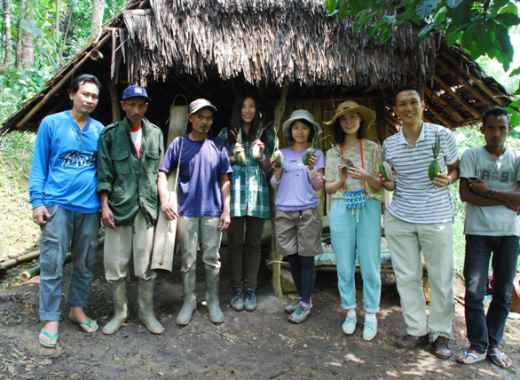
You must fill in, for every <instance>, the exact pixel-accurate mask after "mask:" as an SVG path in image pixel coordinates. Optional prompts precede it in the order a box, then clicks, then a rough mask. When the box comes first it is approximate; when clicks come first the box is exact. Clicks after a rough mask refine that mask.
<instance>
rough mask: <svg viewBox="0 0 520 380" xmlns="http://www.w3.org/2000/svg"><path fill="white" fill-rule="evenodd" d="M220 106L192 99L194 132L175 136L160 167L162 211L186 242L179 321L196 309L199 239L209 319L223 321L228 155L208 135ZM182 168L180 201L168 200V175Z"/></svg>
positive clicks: (188, 319)
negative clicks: (221, 289)
mask: <svg viewBox="0 0 520 380" xmlns="http://www.w3.org/2000/svg"><path fill="white" fill-rule="evenodd" d="M216 110H217V108H216V107H215V106H214V105H213V104H211V103H210V102H209V101H208V100H206V99H197V100H194V101H193V102H191V103H190V106H189V112H190V114H189V118H188V120H189V122H190V123H191V132H190V133H189V134H188V135H187V136H180V137H177V138H176V139H174V140H173V141H172V142H171V144H170V146H169V147H168V150H167V151H166V154H165V156H164V158H163V160H162V162H161V165H160V167H159V179H158V189H159V198H160V201H161V211H162V212H164V214H165V215H166V217H167V218H168V219H169V220H172V219H175V218H178V223H179V230H180V233H179V238H180V242H181V247H182V266H181V272H182V278H183V285H184V303H183V305H182V308H181V311H180V312H179V315H178V316H177V324H178V325H181V326H185V325H187V324H188V323H190V321H191V318H192V316H193V312H194V311H195V309H196V308H197V299H196V296H195V283H196V277H195V272H196V260H197V247H198V244H199V242H200V248H201V251H202V260H203V261H204V266H205V269H206V299H207V302H208V311H209V319H210V320H211V322H213V323H215V324H218V323H222V322H224V314H223V313H222V310H221V309H220V305H219V300H218V280H219V272H220V256H219V249H220V242H221V240H222V231H223V230H225V229H226V228H228V226H229V223H230V215H229V206H230V181H229V174H230V173H231V172H232V169H231V165H230V163H229V158H228V156H227V154H226V152H225V151H224V150H219V149H218V148H217V147H216V146H215V144H214V143H213V141H211V140H209V139H208V132H209V130H210V128H211V126H212V124H213V112H215V111H216ZM176 167H178V168H179V182H178V188H177V195H178V202H177V203H178V204H171V203H170V200H169V191H168V181H167V174H169V173H170V172H171V171H172V170H173V169H174V168H176Z"/></svg>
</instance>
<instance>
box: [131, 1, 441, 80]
mask: <svg viewBox="0 0 520 380" xmlns="http://www.w3.org/2000/svg"><path fill="white" fill-rule="evenodd" d="M150 7H151V12H150V13H149V14H146V15H143V14H142V13H141V12H139V13H133V12H125V13H124V24H125V27H126V30H127V32H128V40H127V46H128V50H129V51H130V52H132V54H129V56H128V65H127V70H128V78H129V81H130V82H139V83H141V84H143V85H146V84H147V83H148V82H149V81H158V80H163V81H164V80H166V78H167V77H168V75H169V73H170V71H171V70H174V71H176V72H177V73H180V74H188V75H191V76H193V77H195V78H196V79H198V80H199V81H201V82H202V81H205V80H207V79H208V76H210V75H212V74H213V75H217V76H218V77H220V78H221V79H224V80H226V79H232V78H236V77H240V76H243V78H244V79H245V81H247V82H249V83H251V84H255V85H258V84H262V83H268V84H274V85H276V86H281V85H283V84H284V83H291V84H298V85H301V86H341V87H349V88H364V89H388V88H394V87H396V86H399V85H400V84H402V83H410V82H414V83H423V82H424V78H426V77H427V76H428V75H430V74H431V73H432V71H433V67H434V62H435V56H436V52H437V47H436V43H435V39H434V38H429V39H427V40H424V41H420V40H419V39H418V38H417V36H416V35H417V31H416V30H414V29H413V28H412V27H403V28H401V29H399V30H398V31H396V33H395V34H394V35H393V36H392V38H391V39H390V41H389V42H387V43H385V44H380V43H377V42H375V41H374V40H370V39H369V37H368V36H367V34H366V33H363V32H361V33H355V32H353V30H352V28H351V26H350V24H349V22H348V21H347V22H343V23H338V22H337V21H336V19H334V18H330V17H326V11H325V9H324V6H323V1H322V0H287V1H279V0H249V1H243V0H200V1H187V0H150Z"/></svg>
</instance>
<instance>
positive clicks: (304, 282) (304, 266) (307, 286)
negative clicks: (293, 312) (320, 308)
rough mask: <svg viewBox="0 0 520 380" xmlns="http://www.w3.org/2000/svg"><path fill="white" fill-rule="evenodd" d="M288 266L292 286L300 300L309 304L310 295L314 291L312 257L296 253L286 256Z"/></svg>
mask: <svg viewBox="0 0 520 380" xmlns="http://www.w3.org/2000/svg"><path fill="white" fill-rule="evenodd" d="M287 261H288V262H289V264H290V268H291V274H292V277H293V279H294V284H295V285H296V289H297V290H298V295H299V296H300V300H301V301H303V302H305V303H311V294H312V290H313V289H314V279H315V276H314V256H308V257H307V256H300V255H298V254H297V253H295V254H293V255H289V256H287Z"/></svg>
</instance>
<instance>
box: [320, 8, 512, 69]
mask: <svg viewBox="0 0 520 380" xmlns="http://www.w3.org/2000/svg"><path fill="white" fill-rule="evenodd" d="M326 8H327V11H328V12H329V14H330V15H334V16H335V17H337V18H338V19H343V18H345V17H350V18H352V20H353V23H354V27H355V28H356V29H357V30H362V29H366V30H367V32H368V34H369V35H373V36H376V37H378V38H379V39H380V40H381V41H385V40H387V39H388V38H389V37H390V36H391V32H392V31H393V30H394V29H395V28H397V27H399V26H400V25H402V24H404V23H412V24H415V25H418V26H420V27H421V28H422V29H421V30H420V32H419V35H420V36H421V37H423V38H424V37H426V36H427V35H428V34H430V33H431V32H434V31H438V32H442V33H444V34H445V35H446V37H447V41H448V43H449V44H450V45H452V44H454V43H457V44H459V45H460V46H462V47H463V48H464V49H465V50H466V51H467V52H468V53H469V54H470V55H471V56H472V57H473V58H477V57H480V56H483V55H487V56H489V57H491V58H496V59H497V60H498V61H499V62H500V63H501V64H502V65H503V66H504V68H505V69H506V70H508V68H509V65H510V64H511V62H512V59H513V46H512V45H511V41H510V38H509V34H508V31H509V29H510V28H511V27H512V26H514V25H518V24H520V18H519V17H518V8H517V5H516V4H515V1H514V0H495V1H474V0H407V1H395V0H393V1H382V0H362V1H360V0H326Z"/></svg>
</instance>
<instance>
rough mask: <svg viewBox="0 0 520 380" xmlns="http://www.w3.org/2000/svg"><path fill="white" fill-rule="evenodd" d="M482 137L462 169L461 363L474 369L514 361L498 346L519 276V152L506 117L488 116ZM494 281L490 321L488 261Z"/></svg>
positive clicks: (466, 156)
mask: <svg viewBox="0 0 520 380" xmlns="http://www.w3.org/2000/svg"><path fill="white" fill-rule="evenodd" d="M480 130H481V132H482V133H483V134H484V137H485V139H486V145H485V146H483V147H478V148H474V149H469V150H467V151H466V152H464V154H463V156H462V160H461V163H460V178H461V182H460V198H461V199H462V201H464V202H466V219H465V225H464V233H465V235H466V256H465V260H464V281H465V286H466V294H465V316H466V328H467V335H468V340H469V342H470V347H469V348H468V349H467V350H465V351H464V352H463V353H462V354H461V355H459V356H458V357H457V361H458V362H459V363H462V364H473V363H476V362H479V361H482V360H484V359H486V356H487V357H488V358H489V359H490V360H491V361H492V362H493V363H494V364H496V365H498V366H500V367H504V368H506V367H510V366H511V359H509V358H508V357H507V355H506V354H504V353H503V352H502V351H500V350H499V348H498V346H499V344H500V341H501V340H502V335H503V333H504V325H505V322H506V319H507V315H508V313H509V310H510V308H511V296H512V289H513V278H514V276H515V273H516V265H517V256H518V253H517V252H518V236H520V220H519V217H518V215H517V210H518V208H519V206H520V184H519V181H520V170H519V164H520V152H517V151H514V150H513V149H511V148H508V147H506V146H505V145H504V144H505V140H506V137H507V134H508V130H509V119H508V115H507V112H506V111H505V110H504V109H502V108H498V107H495V108H492V109H490V110H489V111H487V112H486V113H485V114H484V116H483V121H482V127H481V129H480ZM491 252H493V259H492V261H491V263H492V267H493V273H494V276H495V279H494V284H493V300H492V301H491V304H490V306H489V309H488V312H487V315H486V314H485V312H484V305H483V299H484V296H485V294H486V288H487V279H488V268H489V261H490V259H491Z"/></svg>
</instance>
